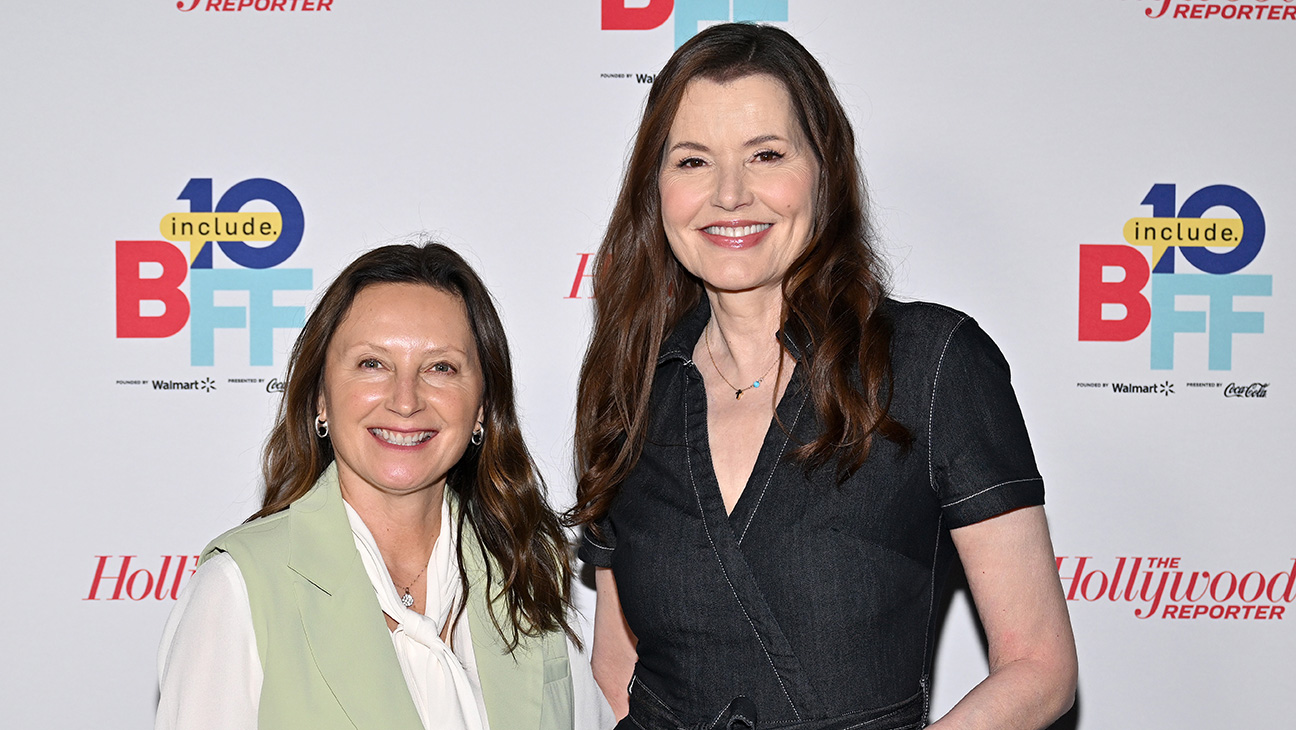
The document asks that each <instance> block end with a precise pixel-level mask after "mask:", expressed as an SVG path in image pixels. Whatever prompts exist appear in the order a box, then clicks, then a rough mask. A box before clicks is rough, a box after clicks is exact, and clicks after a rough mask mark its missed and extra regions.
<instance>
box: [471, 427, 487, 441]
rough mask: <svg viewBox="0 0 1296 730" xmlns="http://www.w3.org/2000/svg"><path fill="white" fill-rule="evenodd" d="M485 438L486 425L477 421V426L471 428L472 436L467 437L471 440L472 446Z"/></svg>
mask: <svg viewBox="0 0 1296 730" xmlns="http://www.w3.org/2000/svg"><path fill="white" fill-rule="evenodd" d="M485 439H486V427H485V426H483V425H481V424H480V423H479V424H477V428H475V429H473V432H472V437H471V438H470V439H469V441H472V445H473V446H481V445H482V441H484V440H485Z"/></svg>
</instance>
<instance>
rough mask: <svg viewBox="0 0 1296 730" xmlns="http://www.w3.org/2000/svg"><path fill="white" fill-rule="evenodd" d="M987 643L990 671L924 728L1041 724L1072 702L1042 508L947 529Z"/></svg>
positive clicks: (1068, 656) (1072, 652) (1068, 636)
mask: <svg viewBox="0 0 1296 730" xmlns="http://www.w3.org/2000/svg"><path fill="white" fill-rule="evenodd" d="M950 534H951V536H952V537H953V538H954V546H955V547H956V548H957V549H958V553H959V558H960V559H961V560H962V561H963V570H964V572H965V573H966V574H967V581H968V587H969V588H971V589H972V599H973V601H974V602H975V603H976V608H977V613H978V614H979V615H980V618H981V625H982V626H983V627H984V628H985V632H986V638H987V640H988V643H989V647H990V657H989V659H990V676H988V677H986V679H985V680H984V681H982V682H981V683H980V684H978V685H977V686H976V687H975V688H973V690H972V691H971V692H969V693H968V695H967V696H966V697H964V698H963V699H962V700H961V701H959V703H958V704H957V705H955V706H954V708H953V709H951V710H950V711H949V713H948V714H947V715H945V717H943V718H941V720H940V721H939V722H936V723H934V724H933V725H931V728H932V730H954V729H955V728H959V729H960V730H962V729H964V728H967V729H972V728H996V729H1000V730H1002V729H1007V728H1013V729H1016V728H1020V729H1021V730H1034V729H1036V728H1044V727H1048V726H1049V725H1050V724H1051V723H1052V722H1053V721H1054V720H1056V719H1057V718H1058V717H1060V716H1061V715H1062V714H1063V713H1065V712H1066V711H1067V710H1069V709H1071V705H1072V704H1073V703H1074V702H1075V689H1076V673H1077V665H1076V648H1075V637H1074V636H1073V634H1072V632H1071V621H1070V618H1069V617H1068V615H1067V607H1066V598H1065V597H1064V596H1063V594H1062V584H1061V581H1060V580H1059V579H1058V573H1057V562H1056V560H1055V558H1054V555H1053V545H1052V542H1051V541H1050V540H1049V532H1048V522H1047V521H1046V520H1045V517H1044V508H1043V507H1026V508H1023V509H1019V510H1014V511H1012V512H1008V513H1005V514H1002V515H999V516H998V517H993V518H991V519H989V520H986V521H984V522H978V523H976V524H973V525H968V526H967V527H960V528H958V529H955V530H952V531H951V533H950Z"/></svg>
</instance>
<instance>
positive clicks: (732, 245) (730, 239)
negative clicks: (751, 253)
mask: <svg viewBox="0 0 1296 730" xmlns="http://www.w3.org/2000/svg"><path fill="white" fill-rule="evenodd" d="M753 226H765V228H763V229H761V230H757V231H753V232H751V233H745V234H740V235H737V236H726V235H721V234H718V233H708V232H707V229H708V228H738V229H742V228H751V227H753ZM773 229H774V224H772V223H768V222H766V221H752V220H730V221H715V222H713V223H708V224H707V225H705V226H702V227H701V228H699V229H698V233H701V234H702V237H703V238H705V239H707V240H708V241H710V242H711V243H713V244H715V245H717V246H720V247H721V248H728V249H734V250H742V249H747V248H751V247H753V246H755V245H757V244H758V243H760V242H761V239H762V238H764V237H765V234H767V233H769V232H770V231H771V230H773Z"/></svg>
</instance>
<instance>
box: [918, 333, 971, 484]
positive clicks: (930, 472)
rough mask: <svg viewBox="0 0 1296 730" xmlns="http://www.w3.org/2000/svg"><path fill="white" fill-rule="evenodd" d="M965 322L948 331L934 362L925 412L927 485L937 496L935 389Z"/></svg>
mask: <svg viewBox="0 0 1296 730" xmlns="http://www.w3.org/2000/svg"><path fill="white" fill-rule="evenodd" d="M967 320H968V317H967V315H966V314H965V315H963V317H962V318H961V319H959V321H958V322H955V323H954V326H953V327H952V328H951V329H950V332H949V336H947V337H946V338H945V346H944V347H942V348H941V354H940V359H939V360H937V361H936V372H935V373H934V374H933V375H932V395H931V408H930V409H929V410H928V411H927V483H928V486H930V487H931V490H932V491H933V492H936V493H938V494H939V493H940V492H939V490H938V489H936V471H935V467H933V465H932V456H933V454H935V453H936V444H935V443H933V441H932V439H933V436H932V423H933V422H934V421H935V420H936V389H937V387H939V384H940V371H941V367H942V366H943V365H944V364H945V353H946V352H948V351H949V346H950V342H953V341H954V333H955V332H958V328H959V327H961V326H963V323H964V322H966V321H967Z"/></svg>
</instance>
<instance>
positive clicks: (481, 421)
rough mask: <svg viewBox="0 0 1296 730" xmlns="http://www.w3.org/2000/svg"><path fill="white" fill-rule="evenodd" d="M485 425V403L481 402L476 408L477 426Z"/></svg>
mask: <svg viewBox="0 0 1296 730" xmlns="http://www.w3.org/2000/svg"><path fill="white" fill-rule="evenodd" d="M485 425H486V404H485V403H483V404H482V405H481V406H480V407H479V408H478V409H477V426H482V427H485ZM475 428H476V427H475V426H474V429H475Z"/></svg>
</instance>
